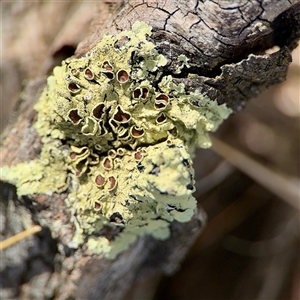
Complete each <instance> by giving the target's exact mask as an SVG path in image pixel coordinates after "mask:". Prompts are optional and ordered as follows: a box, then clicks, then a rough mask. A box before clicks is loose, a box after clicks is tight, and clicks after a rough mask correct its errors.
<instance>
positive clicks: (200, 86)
mask: <svg viewBox="0 0 300 300" xmlns="http://www.w3.org/2000/svg"><path fill="white" fill-rule="evenodd" d="M299 15H300V2H299V1H297V0H292V1H284V0H279V1H278V0H276V1H275V0H264V1H254V0H252V1H249V0H248V1H247V0H244V1H230V3H229V2H228V1H196V0H194V1H188V2H187V1H161V0H153V1H150V0H149V1H146V0H137V1H130V2H129V3H128V2H127V1H124V2H122V3H120V5H119V10H118V12H117V13H116V14H115V16H114V17H113V18H112V19H111V20H107V22H106V26H103V25H101V26H100V25H98V26H97V25H95V23H94V26H93V27H92V31H91V34H90V36H89V37H88V38H87V39H86V40H85V41H82V42H81V43H80V44H79V46H78V48H77V50H76V55H80V54H82V53H85V52H86V51H88V50H89V49H91V48H92V47H93V46H94V45H95V44H97V42H98V41H99V40H100V39H101V36H103V34H105V33H109V34H114V33H117V32H119V31H121V30H125V29H130V27H131V25H132V24H133V23H134V22H135V21H136V20H139V21H144V22H146V23H148V24H150V25H151V26H152V27H153V35H152V37H151V39H152V41H153V42H154V43H155V44H156V46H157V49H158V50H159V51H160V52H161V53H162V54H164V55H165V56H166V57H168V59H169V60H170V64H169V65H168V66H166V67H165V69H164V70H163V71H164V72H165V74H171V73H172V72H173V71H174V70H175V68H176V66H175V63H173V58H176V57H177V56H178V55H180V54H184V55H186V56H187V57H188V58H189V63H190V67H189V68H186V69H184V70H183V72H182V73H181V74H180V75H178V76H176V78H175V79H174V81H176V83H180V82H183V83H184V84H185V85H186V88H187V90H189V91H199V92H201V93H204V94H207V95H208V96H209V97H210V98H211V99H216V100H217V101H218V102H219V103H227V104H228V106H230V107H231V108H232V109H233V110H234V111H235V112H237V111H239V110H240V109H242V108H243V106H244V105H245V103H246V102H247V101H248V100H249V99H250V98H251V97H254V96H256V95H257V94H259V93H260V92H262V91H263V90H265V89H266V88H268V87H269V86H271V85H273V84H277V83H280V82H282V81H283V80H284V79H285V76H286V72H287V68H288V65H289V63H290V61H291V57H290V51H291V50H292V49H293V48H295V47H296V45H297V40H298V39H299V35H300V20H299V19H300V18H299ZM95 19H97V17H95ZM274 46H278V47H279V50H278V51H276V52H274V53H271V54H268V53H269V51H266V50H268V49H269V48H272V47H274ZM188 73H194V74H195V76H193V77H192V78H188V77H187V75H188ZM44 85H45V79H39V80H37V81H35V82H31V83H30V84H29V85H27V87H26V90H25V91H24V93H23V100H24V101H23V103H22V105H20V106H19V109H18V111H17V114H15V115H17V116H18V117H16V118H15V120H14V122H13V123H12V124H11V125H10V126H9V127H8V128H7V130H6V131H5V133H4V135H3V139H2V146H1V147H2V149H1V151H2V156H1V163H2V164H15V163H18V162H20V161H25V160H29V159H33V158H35V157H37V156H38V154H39V150H40V141H39V137H38V136H37V134H36V133H35V132H34V130H33V129H32V127H31V125H32V123H33V122H34V120H35V118H36V114H35V112H34V111H33V110H32V105H33V103H34V102H35V101H36V100H37V99H38V95H39V93H40V91H41V90H42V88H43V87H44ZM1 191H2V192H1V200H2V201H1V205H2V210H1V213H2V215H3V217H4V218H5V220H6V222H5V224H6V228H5V234H7V235H12V234H13V233H15V232H18V231H20V228H22V226H30V224H31V223H38V224H41V225H42V226H44V228H45V230H44V231H42V232H41V233H40V234H38V235H37V236H36V237H32V238H30V239H27V240H25V241H23V242H21V243H19V244H18V245H16V246H14V247H12V248H10V249H8V250H6V251H5V252H4V254H3V256H4V257H5V263H4V265H3V266H2V270H1V271H2V273H1V276H2V277H3V278H6V280H4V282H3V283H2V284H3V288H4V292H5V294H4V296H5V295H7V297H9V298H13V297H15V298H23V299H28V298H30V299H42V298H44V299H50V298H55V299H122V298H123V297H124V295H125V294H126V292H127V290H128V289H130V288H131V287H132V285H133V284H134V282H135V281H136V280H137V279H138V278H140V277H143V276H150V275H151V274H159V273H164V274H170V273H172V272H174V271H175V270H176V269H177V268H178V266H179V264H180V262H181V260H182V259H183V256H184V255H185V253H186V252H187V251H188V249H189V246H190V245H191V244H192V242H193V241H194V239H195V237H196V236H197V235H198V234H199V232H200V231H201V228H202V227H203V224H204V222H205V217H204V213H203V211H201V209H199V214H198V215H197V216H196V217H195V218H194V219H193V220H192V221H191V222H189V223H186V224H179V223H174V224H172V237H171V238H170V239H169V240H167V241H164V242H161V241H156V240H154V239H152V238H149V237H144V238H141V239H140V240H139V241H137V242H136V243H135V244H134V245H132V246H131V247H130V249H129V250H128V251H126V252H124V253H123V254H121V255H120V256H119V257H118V258H117V260H115V261H107V260H105V259H102V258H101V257H97V256H93V257H91V256H87V255H86V254H85V253H84V250H82V249H79V250H77V251H73V250H70V249H68V248H67V247H66V246H65V244H64V241H65V240H68V239H70V238H71V236H72V231H73V228H72V225H71V223H70V222H69V218H70V216H69V214H68V210H67V208H66V207H65V205H64V201H63V199H64V197H65V196H66V195H56V196H54V197H48V196H45V195H38V196H34V197H31V198H25V197H23V198H22V199H16V197H15V194H14V187H13V186H11V185H8V184H5V183H1ZM4 200H5V201H4ZM20 215H21V216H22V221H21V220H20V218H19V219H18V218H16V216H20ZM24 220H26V224H25V225H24ZM53 224H56V225H55V226H56V227H55V228H56V229H54V225H53ZM187 233H188V234H187ZM12 266H13V267H12ZM37 274H38V276H35V275H37ZM34 278H35V280H33V279H34ZM12 283H13V284H12Z"/></svg>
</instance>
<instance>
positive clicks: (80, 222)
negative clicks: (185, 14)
mask: <svg viewBox="0 0 300 300" xmlns="http://www.w3.org/2000/svg"><path fill="white" fill-rule="evenodd" d="M147 35H148V36H150V35H151V27H150V26H148V25H146V24H145V23H142V22H136V23H135V24H134V25H133V27H132V31H124V32H121V33H120V34H118V35H116V36H109V35H108V36H104V37H103V39H102V40H101V41H100V43H99V44H98V45H97V46H96V47H95V48H93V49H92V50H91V51H89V52H88V53H86V54H85V55H84V56H82V57H80V58H71V59H67V60H66V61H64V62H63V63H62V66H60V67H56V68H55V69H54V72H53V76H50V77H49V78H48V87H47V88H46V89H45V91H44V92H43V94H42V96H41V98H40V100H39V101H38V103H37V104H36V106H35V109H36V110H37V111H38V121H37V122H36V124H35V128H36V130H37V132H38V133H39V134H40V135H41V137H42V144H43V147H42V152H41V156H40V158H39V159H37V160H34V161H31V162H25V163H22V164H19V165H16V166H11V167H4V168H2V177H3V178H4V179H6V180H9V181H12V182H15V183H16V186H17V189H18V194H19V195H29V194H35V193H48V194H49V193H50V194H51V193H60V192H64V191H68V198H67V200H66V202H67V205H68V207H69V208H70V211H71V213H72V216H73V217H72V221H73V222H74V224H75V228H76V232H75V235H74V238H73V242H72V243H71V245H69V246H72V247H78V246H79V245H80V244H83V243H86V244H87V246H88V248H89V249H90V250H92V251H93V252H95V253H98V254H99V253H102V254H104V255H106V256H107V257H110V258H114V257H115V256H116V255H117V254H118V253H120V252H121V251H122V250H124V249H126V248H127V247H128V245H129V244H130V243H132V242H133V241H134V240H135V239H136V238H137V237H138V236H142V235H145V234H149V235H152V236H153V237H155V238H157V239H166V238H168V237H169V234H170V230H169V225H170V222H172V221H173V220H176V221H179V222H187V221H189V220H190V219H191V218H192V216H193V214H194V212H195V209H196V201H195V199H194V197H193V196H192V193H193V191H194V180H193V168H192V161H191V157H192V156H193V153H194V150H195V148H196V147H197V146H200V147H203V148H207V147H209V146H210V140H209V138H208V136H207V133H208V132H209V131H214V130H215V129H216V128H217V127H218V125H219V124H220V123H221V122H222V120H223V119H225V118H227V116H228V115H229V114H230V112H231V111H230V109H228V108H226V106H225V105H218V104H217V102H215V101H212V100H210V99H209V98H207V97H204V96H203V95H201V94H199V93H186V92H185V87H184V85H183V84H179V85H176V84H174V83H173V82H172V76H171V75H169V76H163V74H162V72H161V69H162V67H163V66H166V65H167V64H168V60H167V59H166V58H165V57H164V56H163V55H162V54H159V53H158V52H157V50H156V49H155V45H154V44H153V43H152V42H149V41H148V40H147ZM184 66H188V59H187V58H186V57H185V56H183V55H180V56H179V57H178V68H177V70H176V71H175V73H178V74H179V73H180V72H181V70H182V68H183V67H184ZM20 171H22V172H20Z"/></svg>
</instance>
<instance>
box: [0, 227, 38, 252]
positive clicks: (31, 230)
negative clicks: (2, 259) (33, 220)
mask: <svg viewBox="0 0 300 300" xmlns="http://www.w3.org/2000/svg"><path fill="white" fill-rule="evenodd" d="M41 230H42V227H41V226H39V225H36V226H33V227H31V228H29V229H27V230H24V231H22V232H20V233H18V234H16V235H14V236H12V237H10V238H8V239H6V240H4V241H1V242H0V251H2V250H4V249H5V248H7V247H10V246H12V245H13V244H15V243H17V242H19V241H21V240H23V239H25V238H27V237H28V236H30V235H32V234H35V233H37V232H39V231H41Z"/></svg>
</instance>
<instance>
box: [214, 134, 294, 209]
mask: <svg viewBox="0 0 300 300" xmlns="http://www.w3.org/2000/svg"><path fill="white" fill-rule="evenodd" d="M211 140H212V143H213V145H212V149H213V151H215V152H216V153H217V154H219V155H220V156H221V157H223V158H225V159H226V160H227V161H229V162H230V163H231V164H233V165H234V166H236V167H237V168H238V169H240V170H241V171H242V172H244V173H245V174H247V175H248V176H249V177H251V178H252V179H253V180H255V181H256V182H258V183H260V184H261V185H262V186H264V187H265V188H267V189H268V190H270V191H271V192H272V193H274V194H275V195H277V196H278V197H280V198H281V199H282V200H284V201H285V202H287V203H288V204H289V205H291V206H293V207H294V208H296V209H297V210H300V207H299V189H300V182H299V180H297V179H294V178H287V177H285V176H283V175H281V174H278V173H275V172H274V171H272V170H270V169H268V168H267V167H265V166H263V165H262V164H260V163H258V162H257V161H255V160H253V159H252V158H250V157H248V156H247V155H245V154H244V153H241V152H240V151H238V150H237V149H235V148H233V147H231V146H229V145H227V144H225V143H224V142H222V141H220V140H219V139H217V138H216V137H213V136H211ZM295 181H296V182H295ZM294 182H295V183H294Z"/></svg>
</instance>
